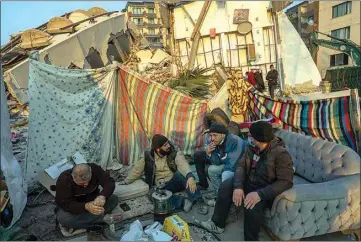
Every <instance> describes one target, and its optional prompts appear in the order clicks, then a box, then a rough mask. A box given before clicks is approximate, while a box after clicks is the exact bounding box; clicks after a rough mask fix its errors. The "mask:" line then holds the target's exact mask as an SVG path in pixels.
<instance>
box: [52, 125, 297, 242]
mask: <svg viewBox="0 0 361 242" xmlns="http://www.w3.org/2000/svg"><path fill="white" fill-rule="evenodd" d="M205 128H206V129H207V132H206V133H207V135H208V136H209V142H208V143H207V145H206V148H205V150H204V151H200V152H196V153H195V155H194V162H195V165H196V170H197V175H198V178H199V182H198V183H196V181H195V177H194V176H193V174H192V172H191V169H190V166H189V164H188V162H187V160H186V158H185V156H184V155H183V154H182V152H181V151H180V150H178V149H177V148H176V147H175V146H174V145H173V144H172V143H171V142H170V141H169V140H168V138H167V137H165V136H163V135H160V134H156V135H154V137H153V138H152V143H151V147H150V148H149V149H147V150H146V151H145V152H144V153H143V155H142V156H141V158H140V159H139V160H138V161H137V162H135V165H134V168H133V169H132V171H131V172H130V174H129V175H128V176H127V178H126V179H125V180H123V181H122V182H121V184H130V183H132V182H133V181H135V180H137V179H139V178H140V177H141V176H142V175H143V173H144V175H145V182H146V183H147V184H148V185H149V187H150V191H152V188H154V187H155V186H158V185H162V186H163V187H164V188H165V189H167V190H169V191H171V192H172V193H177V192H180V191H184V190H185V191H186V193H187V198H184V199H183V200H182V201H181V202H180V203H178V204H177V205H175V206H174V207H176V208H182V209H183V210H184V211H185V212H188V211H190V210H191V208H192V206H193V205H196V207H197V212H198V213H200V214H207V213H208V206H215V209H214V212H213V215H212V217H211V219H210V220H208V221H202V222H200V224H201V225H202V226H203V227H205V228H206V229H208V230H209V231H212V232H215V233H223V232H224V228H225V225H226V220H227V216H228V214H229V211H230V210H231V207H232V206H235V207H240V206H243V207H244V208H245V212H244V220H245V221H244V239H245V240H258V238H259V235H258V234H259V231H260V227H261V224H262V218H263V212H264V210H265V209H266V208H268V207H270V206H271V205H272V202H273V200H274V198H275V197H276V196H277V195H278V194H280V193H282V192H283V191H285V190H287V189H289V188H291V187H292V185H293V183H292V180H293V168H292V160H291V157H290V155H289V153H288V152H287V150H286V148H285V144H284V142H283V141H282V140H281V139H280V138H278V137H276V136H275V135H274V133H273V128H272V126H271V125H270V124H269V123H267V122H265V121H258V122H255V123H253V124H252V125H251V126H250V129H249V134H248V140H247V141H244V140H243V139H242V138H240V137H239V136H237V135H234V134H231V133H230V132H229V131H228V128H227V126H226V124H224V123H221V122H217V121H212V122H211V123H210V126H209V127H205ZM207 168H208V169H207ZM206 170H207V171H208V172H206ZM207 173H208V175H207ZM207 177H208V178H209V180H210V182H211V184H212V185H213V186H214V188H215V191H216V194H215V196H214V197H215V199H210V200H208V201H207V202H205V201H204V199H203V197H202V194H201V190H202V189H207V188H208V186H209V185H208V181H207ZM99 185H101V186H102V190H101V191H99V189H98V186H99ZM56 188H57V192H56V203H57V205H58V211H57V219H58V221H59V223H60V224H61V225H62V226H64V227H67V228H73V229H78V228H86V227H88V226H89V225H91V224H93V223H96V222H100V221H102V219H103V216H104V214H106V213H109V212H110V211H111V210H112V209H113V208H114V207H115V206H116V205H117V198H116V197H115V196H114V195H112V193H113V191H114V188H115V182H114V180H113V179H112V178H111V177H110V176H109V174H108V173H107V172H105V171H104V170H102V169H101V168H100V167H99V166H98V165H95V164H81V165H77V166H75V167H74V168H73V169H72V170H68V171H65V172H64V173H62V174H61V176H60V177H59V179H58V181H57V184H56ZM232 204H233V205H232Z"/></svg>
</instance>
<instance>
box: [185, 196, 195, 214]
mask: <svg viewBox="0 0 361 242" xmlns="http://www.w3.org/2000/svg"><path fill="white" fill-rule="evenodd" d="M192 206H193V202H191V201H190V200H189V199H188V198H185V199H184V205H183V210H184V212H186V213H188V212H189V211H191V209H192Z"/></svg>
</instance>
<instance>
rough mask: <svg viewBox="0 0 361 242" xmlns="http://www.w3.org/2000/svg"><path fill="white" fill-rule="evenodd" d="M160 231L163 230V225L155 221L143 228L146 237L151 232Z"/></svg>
mask: <svg viewBox="0 0 361 242" xmlns="http://www.w3.org/2000/svg"><path fill="white" fill-rule="evenodd" d="M162 229H163V225H162V224H161V223H159V222H157V221H156V222H154V223H153V224H151V225H148V226H147V227H146V228H145V230H144V233H145V234H146V235H148V236H151V235H152V233H153V232H156V231H160V230H162Z"/></svg>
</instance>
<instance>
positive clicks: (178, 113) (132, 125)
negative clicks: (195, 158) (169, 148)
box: [116, 67, 207, 164]
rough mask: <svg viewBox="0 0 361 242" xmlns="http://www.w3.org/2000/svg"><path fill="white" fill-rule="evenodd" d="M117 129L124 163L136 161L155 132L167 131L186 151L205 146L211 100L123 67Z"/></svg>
mask: <svg viewBox="0 0 361 242" xmlns="http://www.w3.org/2000/svg"><path fill="white" fill-rule="evenodd" d="M118 81H119V83H118V84H119V86H118V90H117V91H116V93H117V112H116V129H117V130H118V134H117V136H118V139H119V140H118V142H119V144H120V147H119V148H120V159H121V161H122V163H123V164H133V163H134V162H135V161H136V160H137V159H138V158H139V157H140V155H141V153H142V152H143V151H144V149H145V148H146V147H147V146H149V144H150V142H149V141H150V140H151V138H152V137H153V135H154V134H163V135H165V136H166V137H168V138H169V139H170V140H171V142H172V143H173V144H175V145H176V146H178V147H179V148H180V149H181V150H182V151H183V152H184V153H185V154H186V155H190V154H192V153H193V152H194V151H195V150H198V149H199V148H201V147H203V136H202V132H203V130H202V129H203V128H202V119H203V117H204V116H205V114H206V111H207V102H205V101H198V100H195V99H192V98H191V97H188V96H185V95H183V94H181V93H180V92H177V91H174V90H172V89H168V88H166V87H164V86H163V85H160V84H158V83H156V82H153V81H150V80H149V79H148V78H144V77H140V76H138V74H136V73H134V72H132V71H131V70H130V69H128V68H126V67H120V69H119V73H118Z"/></svg>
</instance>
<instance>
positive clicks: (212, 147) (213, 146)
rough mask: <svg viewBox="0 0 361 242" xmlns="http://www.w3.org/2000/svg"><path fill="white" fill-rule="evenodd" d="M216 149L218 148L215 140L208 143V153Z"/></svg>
mask: <svg viewBox="0 0 361 242" xmlns="http://www.w3.org/2000/svg"><path fill="white" fill-rule="evenodd" d="M215 149H216V145H215V144H214V143H213V142H211V143H210V144H209V145H208V147H207V149H206V153H207V155H210V154H212V152H213V151H214V150H215Z"/></svg>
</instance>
